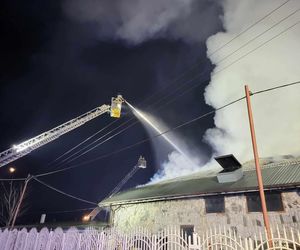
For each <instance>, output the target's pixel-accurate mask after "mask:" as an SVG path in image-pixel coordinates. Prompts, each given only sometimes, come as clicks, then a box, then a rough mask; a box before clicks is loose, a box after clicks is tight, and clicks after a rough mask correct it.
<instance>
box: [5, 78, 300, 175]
mask: <svg viewBox="0 0 300 250" xmlns="http://www.w3.org/2000/svg"><path fill="white" fill-rule="evenodd" d="M297 84H300V81H295V82H291V83H287V84H283V85H279V86H276V87H272V88H267V89H263V90H259V91H256V92H253V93H252V94H253V95H256V94H261V93H265V92H269V91H273V90H277V89H280V88H285V87H289V86H293V85H297ZM243 99H245V97H241V98H238V99H236V100H234V101H232V102H229V103H227V104H225V105H223V106H221V107H219V108H216V109H214V110H212V111H209V112H207V113H205V114H202V115H200V116H197V117H195V118H193V119H191V120H188V121H186V122H184V123H181V124H179V125H177V126H175V127H173V128H170V129H168V130H165V131H164V132H162V133H160V134H156V135H154V136H152V137H149V138H146V139H143V140H140V141H138V142H136V143H133V144H130V145H128V146H125V147H123V148H121V149H119V150H116V151H114V152H111V153H108V154H104V155H101V156H99V157H96V158H94V159H91V160H89V161H86V162H82V163H79V164H76V165H73V166H69V167H66V168H62V169H58V170H54V171H50V172H45V173H41V174H37V175H35V176H34V177H35V179H36V177H43V176H47V175H52V174H55V173H59V172H63V171H67V170H69V169H73V168H77V167H80V166H83V165H87V164H89V163H92V162H95V161H97V160H100V159H103V158H107V157H109V156H111V155H115V154H118V153H120V152H123V151H125V150H128V149H130V148H133V147H135V146H138V145H140V144H143V143H145V142H148V141H151V140H153V139H155V138H157V137H159V136H162V135H163V134H166V133H169V132H171V131H173V130H176V129H179V128H181V127H184V126H186V125H189V124H191V123H193V122H196V121H198V120H200V119H202V118H205V117H207V116H209V115H212V114H214V113H215V112H216V111H219V110H221V109H224V108H226V107H228V106H231V105H233V104H235V103H237V102H239V101H241V100H243ZM25 179H26V178H18V179H13V180H25ZM1 180H3V181H10V180H12V179H1Z"/></svg>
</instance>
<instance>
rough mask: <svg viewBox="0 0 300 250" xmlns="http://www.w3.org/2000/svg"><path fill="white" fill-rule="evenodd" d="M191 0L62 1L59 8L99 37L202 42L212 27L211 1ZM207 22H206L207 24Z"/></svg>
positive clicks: (216, 5) (213, 19)
mask: <svg viewBox="0 0 300 250" xmlns="http://www.w3.org/2000/svg"><path fill="white" fill-rule="evenodd" d="M209 2H210V3H205V1H203V2H202V1H195V0H151V1H149V0H126V1H123V0H102V1H97V0H65V2H64V6H63V9H64V11H65V13H67V15H68V16H69V17H70V18H72V19H73V20H77V21H79V22H85V23H86V22H88V23H90V24H94V25H95V26H96V29H97V31H96V33H97V34H98V35H99V37H101V38H105V37H107V38H109V39H121V40H124V41H126V42H128V43H131V44H138V43H141V42H143V41H146V40H149V39H153V38H157V37H162V38H168V39H182V40H185V41H188V42H199V41H205V39H206V38H207V36H208V35H209V34H211V32H212V31H214V30H216V28H217V27H216V23H217V22H216V19H215V12H216V9H217V8H219V5H218V4H216V3H214V2H213V1H209ZM207 24H209V25H207Z"/></svg>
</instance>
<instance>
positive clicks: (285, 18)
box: [216, 8, 300, 64]
mask: <svg viewBox="0 0 300 250" xmlns="http://www.w3.org/2000/svg"><path fill="white" fill-rule="evenodd" d="M299 10H300V8H298V9H296V10H295V11H293V12H292V13H290V14H289V15H287V16H285V17H284V18H282V19H280V20H279V21H278V22H277V23H275V24H274V25H272V26H271V27H269V28H268V29H266V30H265V31H263V32H261V33H259V34H258V35H256V36H255V37H253V38H252V39H250V40H249V41H248V42H246V43H244V44H243V45H242V46H240V47H238V48H237V49H236V50H234V51H232V52H231V53H229V54H228V55H226V56H225V57H224V58H222V59H221V60H219V61H218V62H216V64H218V63H220V62H223V61H224V60H226V59H227V58H229V57H230V56H232V55H234V54H235V53H236V52H237V51H239V50H240V49H242V48H244V47H246V46H247V45H248V44H250V43H251V42H253V41H254V40H256V39H257V38H259V37H261V36H262V35H264V34H265V33H267V32H268V31H270V30H271V29H273V28H275V27H276V26H277V25H279V24H281V23H282V22H284V21H285V20H287V19H288V18H290V17H291V16H293V15H295V14H296V13H297V12H298V11H299Z"/></svg>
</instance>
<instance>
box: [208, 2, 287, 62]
mask: <svg viewBox="0 0 300 250" xmlns="http://www.w3.org/2000/svg"><path fill="white" fill-rule="evenodd" d="M289 1H290V0H287V1H285V2H284V3H282V4H280V5H279V6H278V7H276V8H275V9H273V10H271V11H270V12H268V13H267V14H266V15H265V16H263V17H262V18H260V19H259V20H257V21H256V22H255V23H253V24H251V25H250V26H248V27H247V28H246V29H244V30H243V31H241V32H240V33H239V34H237V35H236V36H234V37H233V38H232V39H230V40H229V41H228V42H227V43H225V44H223V45H222V46H221V47H219V48H218V49H216V50H214V51H213V52H212V53H210V54H209V55H208V56H212V55H214V54H215V53H217V52H218V51H219V50H221V49H223V48H224V47H226V46H227V45H228V44H230V43H231V42H232V41H234V40H235V39H237V38H238V37H240V36H241V35H243V34H244V33H246V32H247V31H248V30H250V29H252V28H253V27H254V26H256V25H257V24H259V23H260V22H262V21H263V20H265V19H266V18H267V17H269V16H271V15H272V14H273V13H274V12H276V11H277V10H278V9H280V8H281V7H282V6H284V5H286V4H287V3H288V2H289Z"/></svg>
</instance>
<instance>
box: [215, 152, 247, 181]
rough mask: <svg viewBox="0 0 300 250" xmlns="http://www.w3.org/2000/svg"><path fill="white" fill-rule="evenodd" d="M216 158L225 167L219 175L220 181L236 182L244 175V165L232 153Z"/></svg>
mask: <svg viewBox="0 0 300 250" xmlns="http://www.w3.org/2000/svg"><path fill="white" fill-rule="evenodd" d="M215 160H216V161H217V162H218V163H219V164H220V165H221V167H222V168H223V170H222V171H221V172H220V173H218V175H217V178H218V182H219V183H230V182H236V181H238V180H240V179H241V178H242V177H243V170H242V168H241V167H242V165H241V163H239V161H238V160H237V159H236V158H235V157H234V156H233V155H232V154H231V155H224V156H220V157H216V158H215Z"/></svg>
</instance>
